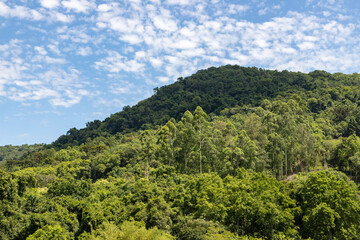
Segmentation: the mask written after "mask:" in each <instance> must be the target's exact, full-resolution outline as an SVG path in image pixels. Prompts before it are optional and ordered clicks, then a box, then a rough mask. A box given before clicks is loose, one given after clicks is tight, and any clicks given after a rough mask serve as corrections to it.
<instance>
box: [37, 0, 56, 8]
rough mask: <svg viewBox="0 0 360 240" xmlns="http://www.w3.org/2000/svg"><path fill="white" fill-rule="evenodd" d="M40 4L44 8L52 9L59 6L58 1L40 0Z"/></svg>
mask: <svg viewBox="0 0 360 240" xmlns="http://www.w3.org/2000/svg"><path fill="white" fill-rule="evenodd" d="M40 4H41V6H43V7H44V8H49V9H53V8H56V7H58V6H60V0H40Z"/></svg>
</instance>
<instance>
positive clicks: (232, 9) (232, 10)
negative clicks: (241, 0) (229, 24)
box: [229, 4, 250, 14]
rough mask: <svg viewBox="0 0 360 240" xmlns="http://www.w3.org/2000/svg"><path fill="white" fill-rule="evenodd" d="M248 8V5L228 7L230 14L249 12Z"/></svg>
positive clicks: (231, 5)
mask: <svg viewBox="0 0 360 240" xmlns="http://www.w3.org/2000/svg"><path fill="white" fill-rule="evenodd" d="M249 8H250V7H249V6H248V5H236V4H230V5H229V13H230V14H237V13H242V12H245V11H247V10H249Z"/></svg>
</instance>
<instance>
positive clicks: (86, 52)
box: [77, 46, 92, 57]
mask: <svg viewBox="0 0 360 240" xmlns="http://www.w3.org/2000/svg"><path fill="white" fill-rule="evenodd" d="M77 54H78V55H81V56H83V57H86V56H89V55H91V54H92V49H91V48H90V47H89V46H86V47H79V49H78V52H77Z"/></svg>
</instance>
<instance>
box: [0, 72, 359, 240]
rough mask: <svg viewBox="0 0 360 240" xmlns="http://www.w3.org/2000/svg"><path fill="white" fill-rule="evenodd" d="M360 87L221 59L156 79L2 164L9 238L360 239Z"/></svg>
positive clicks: (0, 224)
mask: <svg viewBox="0 0 360 240" xmlns="http://www.w3.org/2000/svg"><path fill="white" fill-rule="evenodd" d="M359 87H360V75H358V74H352V75H346V74H341V73H337V74H330V73H327V72H324V71H314V72H311V73H309V74H304V73H292V72H288V71H282V72H278V71H270V70H262V69H257V68H242V67H239V66H224V67H220V68H210V69H208V70H202V71H199V72H198V73H196V74H194V75H193V76H191V77H188V78H184V79H182V78H181V79H179V80H178V81H177V82H176V83H174V84H172V85H169V86H165V87H162V88H159V89H155V93H154V95H153V96H152V97H151V98H149V99H146V100H144V101H142V102H140V103H138V104H137V105H135V106H133V107H126V108H124V110H123V111H122V112H120V113H116V114H114V115H112V116H110V117H109V118H107V119H105V120H104V121H103V122H101V121H94V122H90V123H88V124H87V127H86V128H84V129H81V130H77V129H70V130H69V132H68V133H67V134H66V135H63V136H61V137H60V138H59V139H58V140H56V141H55V142H54V143H53V144H52V145H48V146H45V147H43V148H42V149H40V150H37V151H31V152H28V153H26V154H24V155H22V156H21V157H20V158H14V159H12V160H9V159H8V160H6V161H2V165H1V168H0V239H184V240H185V239H199V240H200V239H360V224H359V223H360V192H359V185H357V183H358V182H359V180H360V125H359V121H360V105H359V97H360V88H359ZM180 112H181V113H180Z"/></svg>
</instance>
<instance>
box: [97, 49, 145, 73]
mask: <svg viewBox="0 0 360 240" xmlns="http://www.w3.org/2000/svg"><path fill="white" fill-rule="evenodd" d="M95 67H96V68H97V69H105V70H107V71H109V72H113V73H117V72H121V71H125V72H133V73H140V72H142V71H143V70H144V68H145V64H144V63H142V62H138V61H136V60H134V59H132V60H129V59H127V58H126V57H124V56H122V55H121V54H119V53H118V52H115V51H110V52H108V56H107V57H106V58H105V59H102V60H100V61H97V62H95Z"/></svg>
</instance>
